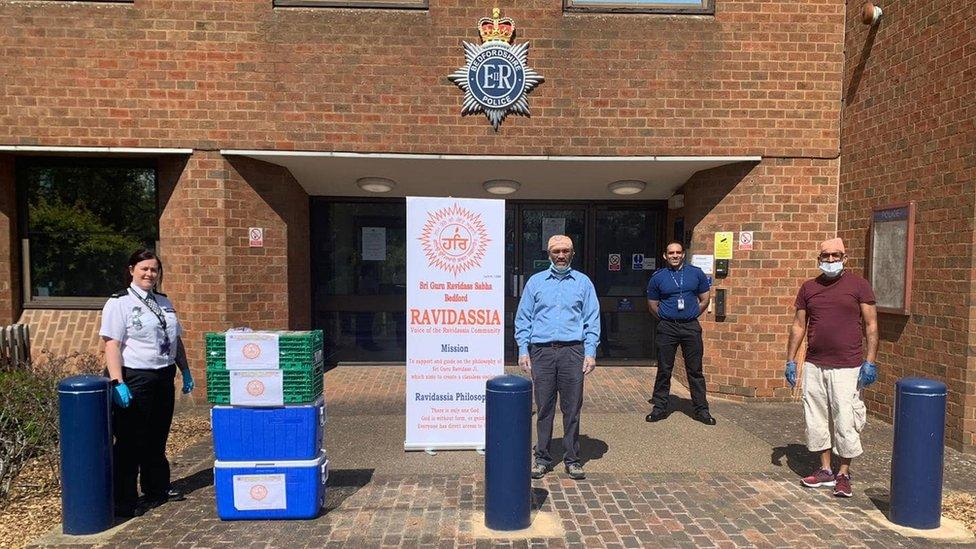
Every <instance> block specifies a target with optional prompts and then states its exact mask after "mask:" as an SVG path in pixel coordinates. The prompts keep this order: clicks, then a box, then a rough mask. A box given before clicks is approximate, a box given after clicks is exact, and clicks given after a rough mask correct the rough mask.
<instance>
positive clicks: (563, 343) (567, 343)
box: [532, 341, 583, 347]
mask: <svg viewBox="0 0 976 549" xmlns="http://www.w3.org/2000/svg"><path fill="white" fill-rule="evenodd" d="M582 344H583V342H582V341H549V342H546V343H533V344H532V345H533V346H535V347H572V346H573V345H582Z"/></svg>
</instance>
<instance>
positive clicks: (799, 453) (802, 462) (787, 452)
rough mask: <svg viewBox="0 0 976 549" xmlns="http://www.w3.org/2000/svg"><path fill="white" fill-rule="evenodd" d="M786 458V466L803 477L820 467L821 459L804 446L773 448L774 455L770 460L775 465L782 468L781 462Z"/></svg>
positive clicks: (793, 445)
mask: <svg viewBox="0 0 976 549" xmlns="http://www.w3.org/2000/svg"><path fill="white" fill-rule="evenodd" d="M784 457H785V458H786V466H787V467H789V468H790V470H791V471H793V472H794V473H796V474H797V475H799V476H801V477H804V476H807V475H809V474H810V472H811V471H813V470H815V469H816V468H817V467H819V466H820V457H819V456H818V455H817V454H815V453H813V452H811V451H810V450H807V447H806V446H804V445H803V444H787V445H786V446H777V447H775V448H773V454H772V456H770V458H769V459H770V462H771V463H772V464H773V465H775V466H777V467H782V466H783V464H782V463H781V461H782V460H783V458H784Z"/></svg>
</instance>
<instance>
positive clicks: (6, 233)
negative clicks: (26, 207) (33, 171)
mask: <svg viewBox="0 0 976 549" xmlns="http://www.w3.org/2000/svg"><path fill="white" fill-rule="evenodd" d="M18 246H19V240H18V238H17V193H16V186H15V185H14V162H13V159H12V158H11V157H10V156H7V155H0V326H6V325H7V324H12V323H13V322H14V320H16V319H17V317H18V316H19V314H18V313H19V311H20V294H19V293H18V290H19V288H20V261H19V257H20V250H19V247H18Z"/></svg>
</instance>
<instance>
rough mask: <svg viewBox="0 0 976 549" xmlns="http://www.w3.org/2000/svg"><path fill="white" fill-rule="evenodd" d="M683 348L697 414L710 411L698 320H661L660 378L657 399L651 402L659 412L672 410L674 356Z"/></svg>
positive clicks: (657, 381) (658, 324) (658, 358)
mask: <svg viewBox="0 0 976 549" xmlns="http://www.w3.org/2000/svg"><path fill="white" fill-rule="evenodd" d="M679 345H680V346H681V354H682V356H683V357H684V359H685V372H687V374H688V389H690V390H691V402H692V404H693V405H694V406H695V411H696V412H700V411H702V410H708V400H707V399H706V398H705V374H703V373H702V355H703V354H704V349H705V346H704V344H703V343H702V328H701V324H700V323H699V322H698V321H697V320H693V321H691V322H675V321H673V320H664V319H661V321H660V322H658V323H657V378H655V380H654V396H653V398H652V399H651V401H652V403H653V405H654V409H655V410H667V409H668V396H669V395H670V394H671V371H672V370H674V357H675V355H676V354H677V353H678V346H679Z"/></svg>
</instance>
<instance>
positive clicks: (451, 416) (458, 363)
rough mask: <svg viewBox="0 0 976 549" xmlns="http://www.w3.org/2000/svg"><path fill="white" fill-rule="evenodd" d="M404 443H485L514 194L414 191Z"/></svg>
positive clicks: (499, 363)
mask: <svg viewBox="0 0 976 549" xmlns="http://www.w3.org/2000/svg"><path fill="white" fill-rule="evenodd" d="M406 240H407V430H406V440H405V441H404V449H406V450H427V449H439V448H440V449H476V448H483V447H484V445H485V383H486V382H487V381H488V380H489V379H491V378H493V377H495V376H499V375H502V374H503V373H504V366H505V363H504V349H505V344H504V343H505V340H504V337H505V333H504V332H505V279H504V276H503V272H504V269H505V201H504V200H483V199H457V198H418V197H407V239H406Z"/></svg>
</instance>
